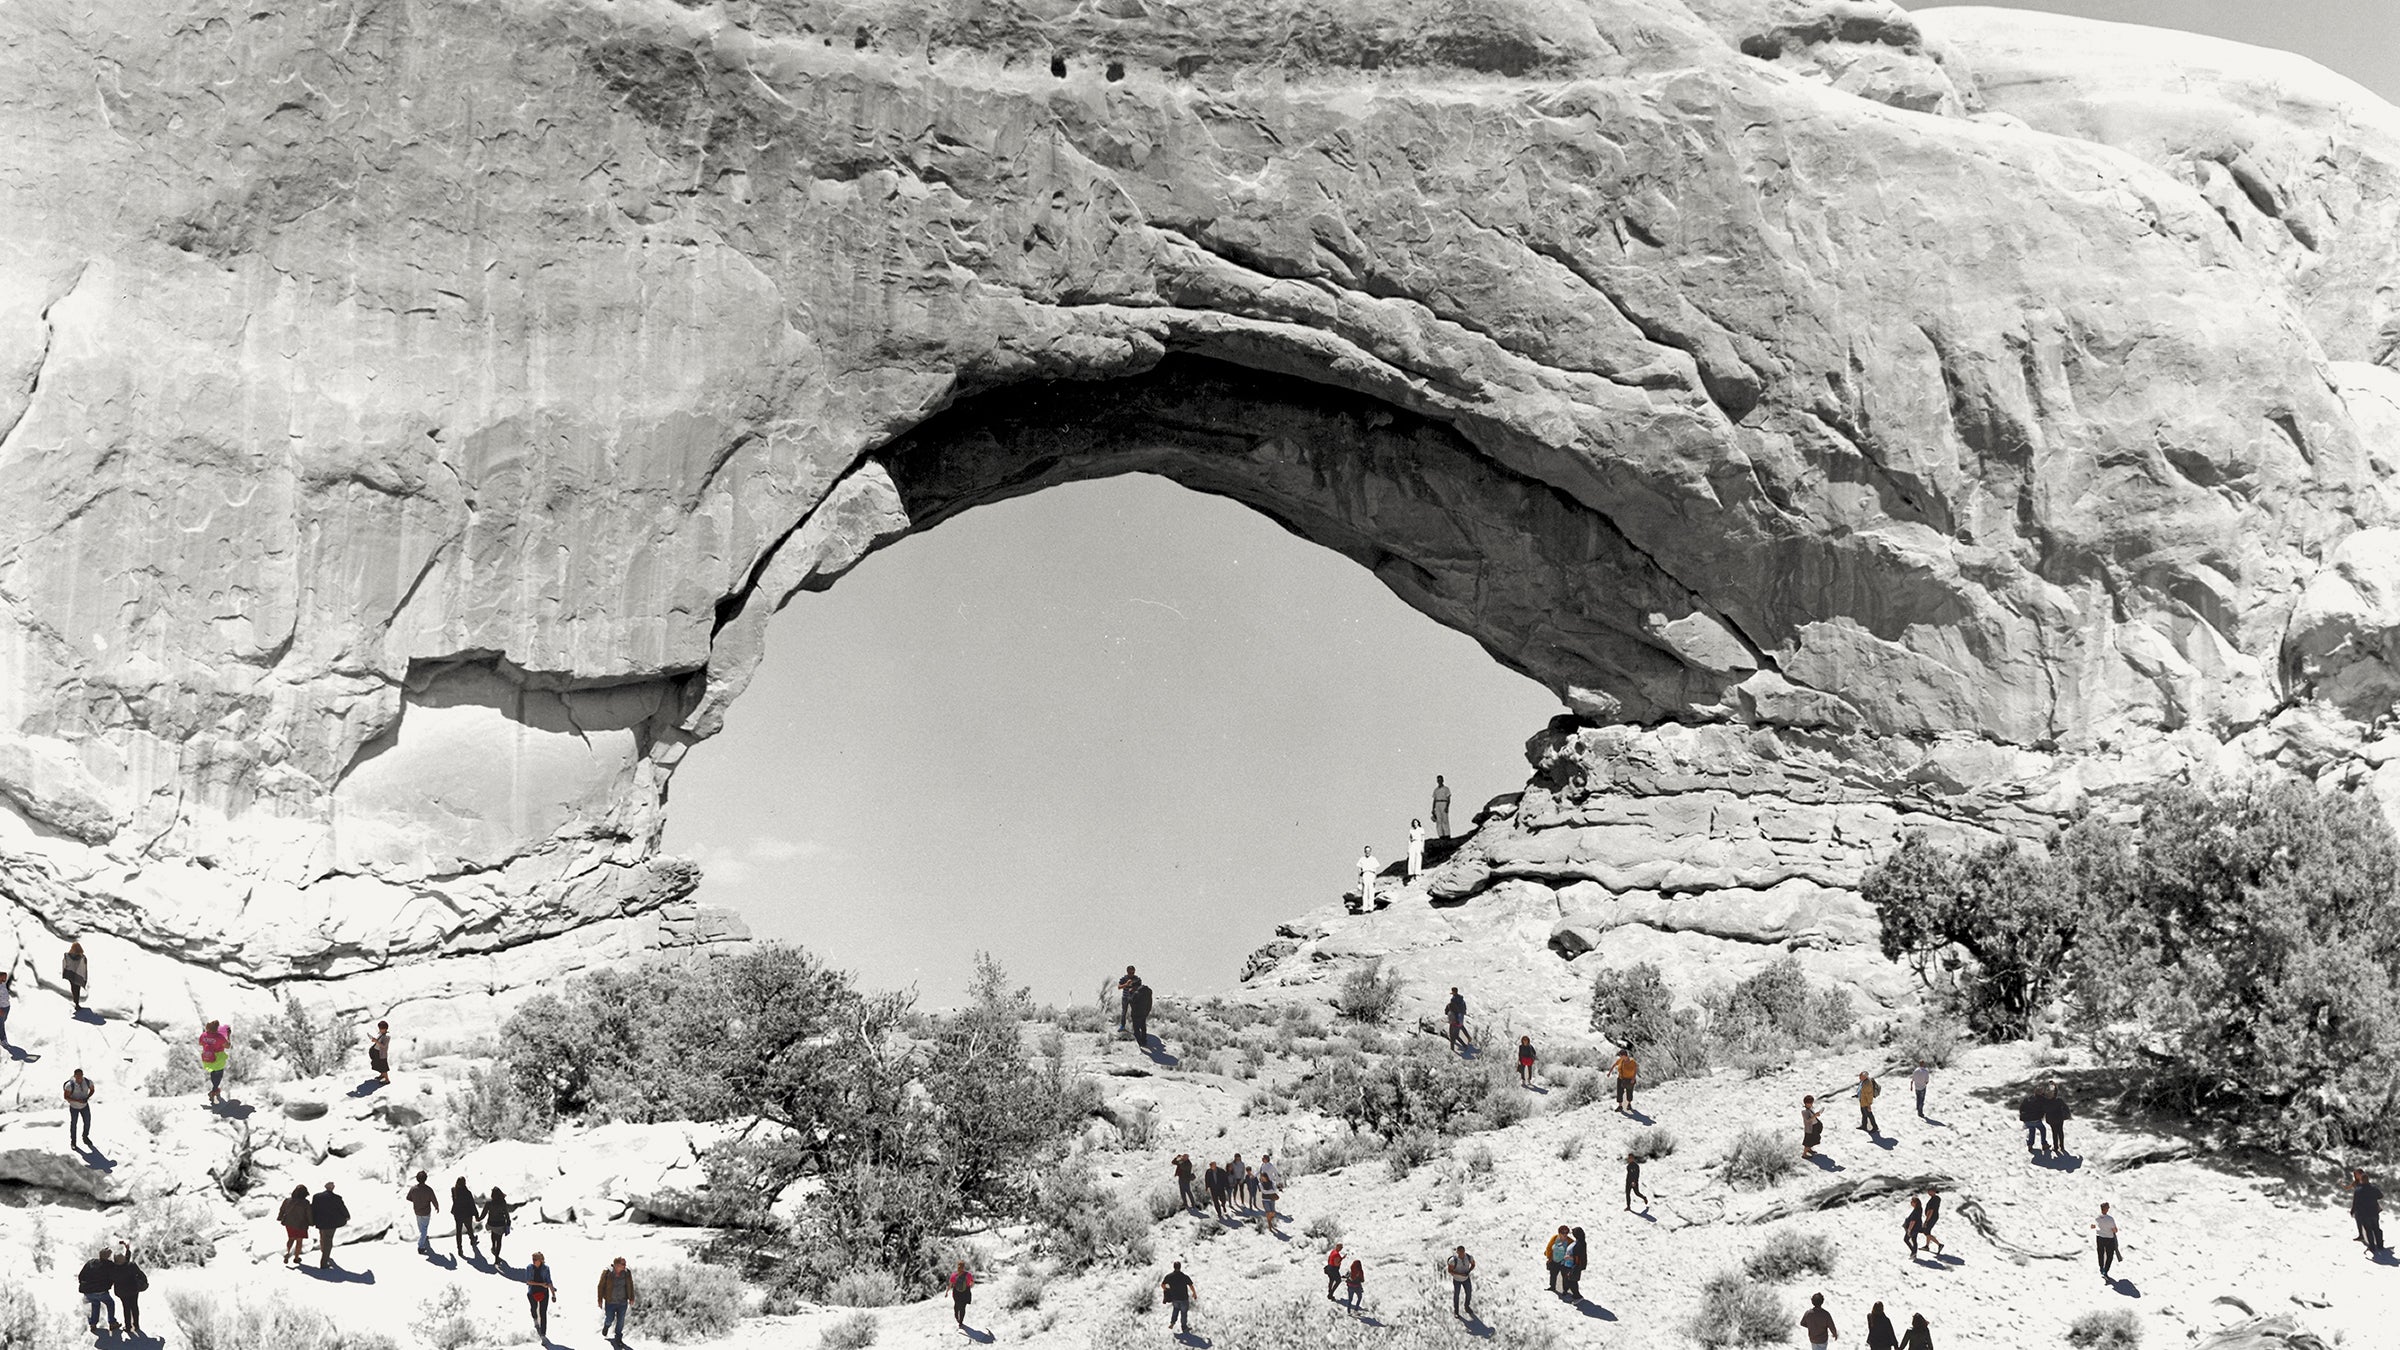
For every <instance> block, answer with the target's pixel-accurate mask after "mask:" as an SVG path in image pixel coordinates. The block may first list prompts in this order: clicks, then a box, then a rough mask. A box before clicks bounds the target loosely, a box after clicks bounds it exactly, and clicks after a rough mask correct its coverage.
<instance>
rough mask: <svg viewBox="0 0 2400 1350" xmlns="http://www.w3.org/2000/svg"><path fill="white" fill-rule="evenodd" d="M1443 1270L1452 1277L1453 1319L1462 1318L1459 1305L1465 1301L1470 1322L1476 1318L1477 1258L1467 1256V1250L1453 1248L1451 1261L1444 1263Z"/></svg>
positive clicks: (1451, 1304) (1451, 1306)
mask: <svg viewBox="0 0 2400 1350" xmlns="http://www.w3.org/2000/svg"><path fill="white" fill-rule="evenodd" d="M1442 1269H1443V1271H1445V1272H1446V1273H1447V1274H1448V1275H1449V1276H1450V1315H1451V1316H1452V1317H1458V1316H1461V1314H1460V1312H1459V1310H1458V1305H1459V1303H1460V1302H1461V1301H1462V1300H1463V1301H1464V1302H1465V1303H1466V1305H1467V1310H1466V1312H1465V1314H1464V1316H1466V1317H1467V1318H1469V1319H1470V1320H1471V1319H1473V1317H1474V1316H1475V1258H1474V1257H1472V1256H1469V1255H1467V1249H1466V1248H1464V1247H1453V1248H1451V1249H1450V1259H1449V1260H1447V1261H1444V1262H1442Z"/></svg>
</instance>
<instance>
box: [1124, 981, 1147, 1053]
mask: <svg viewBox="0 0 2400 1350" xmlns="http://www.w3.org/2000/svg"><path fill="white" fill-rule="evenodd" d="M1150 998H1151V994H1150V986H1149V985H1147V984H1137V985H1135V986H1134V987H1133V988H1131V989H1129V990H1127V991H1126V994H1125V1011H1126V1015H1127V1016H1129V1017H1131V1018H1132V1019H1133V1043H1134V1045H1135V1046H1137V1047H1139V1048H1141V1049H1144V1050H1147V1049H1149V1048H1150Z"/></svg>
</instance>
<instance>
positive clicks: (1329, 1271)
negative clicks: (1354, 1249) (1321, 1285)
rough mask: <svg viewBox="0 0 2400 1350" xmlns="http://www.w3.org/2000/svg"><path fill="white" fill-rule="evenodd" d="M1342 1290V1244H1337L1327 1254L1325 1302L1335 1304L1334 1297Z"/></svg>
mask: <svg viewBox="0 0 2400 1350" xmlns="http://www.w3.org/2000/svg"><path fill="white" fill-rule="evenodd" d="M1341 1288H1342V1244H1341V1243H1339V1242H1336V1243H1334V1244H1333V1248H1332V1250H1330V1251H1328V1252H1326V1253H1325V1301H1326V1302H1327V1303H1331V1302H1333V1296H1334V1295H1335V1294H1337V1293H1339V1292H1341Z"/></svg>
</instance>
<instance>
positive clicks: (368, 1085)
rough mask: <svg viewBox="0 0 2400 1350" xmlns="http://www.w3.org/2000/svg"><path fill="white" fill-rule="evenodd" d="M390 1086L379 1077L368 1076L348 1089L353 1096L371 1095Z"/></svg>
mask: <svg viewBox="0 0 2400 1350" xmlns="http://www.w3.org/2000/svg"><path fill="white" fill-rule="evenodd" d="M390 1086H391V1084H389V1083H386V1082H384V1081H383V1080H382V1079H380V1078H369V1079H367V1080H366V1081H364V1082H362V1083H360V1084H359V1085H358V1086H357V1087H354V1088H352V1089H350V1095H351V1096H353V1097H372V1096H374V1095H375V1094H376V1093H378V1092H381V1091H383V1090H384V1089H385V1088H387V1087H390Z"/></svg>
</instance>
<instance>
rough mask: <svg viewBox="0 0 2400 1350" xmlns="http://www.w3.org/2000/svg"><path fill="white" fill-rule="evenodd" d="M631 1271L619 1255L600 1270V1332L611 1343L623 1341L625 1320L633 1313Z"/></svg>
mask: <svg viewBox="0 0 2400 1350" xmlns="http://www.w3.org/2000/svg"><path fill="white" fill-rule="evenodd" d="M633 1300H634V1291H633V1272H632V1271H631V1270H629V1269H627V1268H626V1265H625V1258H624V1257H622V1256H620V1257H618V1258H617V1259H616V1260H614V1261H611V1262H609V1265H608V1269H606V1270H604V1271H601V1272H600V1334H601V1335H602V1336H604V1337H606V1338H607V1340H608V1342H609V1344H611V1345H623V1344H624V1343H625V1321H626V1319H627V1318H629V1317H631V1316H632V1315H633Z"/></svg>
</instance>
